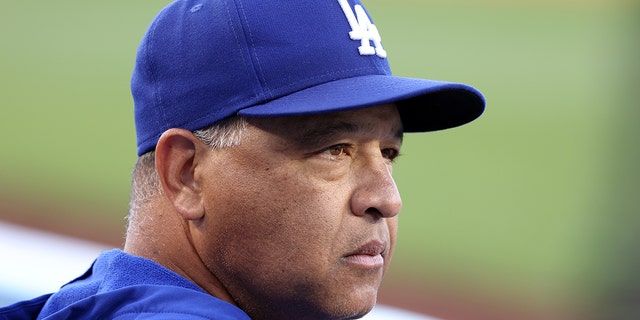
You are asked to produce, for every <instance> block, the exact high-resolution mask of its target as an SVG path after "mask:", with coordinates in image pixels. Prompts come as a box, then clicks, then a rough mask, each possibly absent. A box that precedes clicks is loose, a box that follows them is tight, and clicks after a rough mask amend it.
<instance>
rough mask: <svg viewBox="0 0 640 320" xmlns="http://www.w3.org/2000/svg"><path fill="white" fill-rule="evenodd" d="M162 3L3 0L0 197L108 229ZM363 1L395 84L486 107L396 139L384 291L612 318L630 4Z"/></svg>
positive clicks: (625, 212) (631, 225)
mask: <svg viewBox="0 0 640 320" xmlns="http://www.w3.org/2000/svg"><path fill="white" fill-rule="evenodd" d="M168 2H169V1H166V0H165V1H154V2H151V1H145V2H141V1H122V0H118V1H107V2H87V1H77V0H74V1H70V0H67V1H56V2H52V1H17V0H10V1H5V3H4V6H3V10H2V11H0V35H1V39H2V41H1V42H0V46H1V47H2V50H0V93H1V95H0V103H1V105H2V107H1V110H2V111H1V112H2V116H1V117H0V134H1V135H2V139H0V150H2V153H1V155H0V164H1V166H0V191H1V192H2V198H0V199H3V198H4V199H11V198H30V199H34V200H30V201H36V202H42V203H45V204H46V203H52V204H65V203H69V204H70V205H71V206H76V207H82V208H88V209H89V210H88V211H87V212H86V215H84V214H83V215H78V214H69V215H68V216H66V217H63V218H65V219H69V221H74V222H75V223H78V222H80V223H81V222H82V221H89V220H91V219H94V218H93V217H91V216H90V215H91V213H92V212H93V211H95V212H99V213H105V212H109V215H108V216H106V217H105V216H102V217H100V218H99V219H106V220H109V221H116V222H115V223H120V222H121V221H123V217H124V216H125V215H126V211H127V203H128V189H129V181H130V171H131V167H132V165H133V163H134V161H135V136H134V127H133V112H132V111H133V110H132V100H131V98H130V93H129V78H130V74H131V70H132V68H133V61H134V55H135V51H136V47H137V43H138V41H139V39H140V38H141V37H142V35H143V33H144V31H145V30H146V27H147V25H148V23H149V21H150V20H151V19H152V17H153V16H154V15H155V14H156V12H157V11H158V10H159V9H160V8H161V7H163V6H164V5H165V4H166V3H168ZM365 3H366V4H367V8H368V9H369V11H370V12H371V14H372V16H373V17H374V20H375V23H376V25H377V26H378V29H379V30H380V32H381V34H382V37H383V44H384V45H385V49H386V50H387V51H388V53H389V59H390V61H391V64H392V68H393V70H394V73H395V74H397V75H403V76H410V77H425V78H431V79H440V80H450V81H458V82H464V83H469V84H472V85H474V86H476V87H477V88H479V89H480V90H481V91H483V93H484V94H485V96H486V98H487V102H488V104H487V111H486V113H485V114H484V115H483V116H482V117H481V118H480V119H479V120H478V121H476V122H474V123H472V124H470V125H468V126H465V127H462V128H459V129H455V130H450V131H443V132H437V133H429V134H418V135H409V136H407V137H406V140H405V141H406V143H405V146H404V147H403V154H404V155H403V156H402V157H401V159H400V160H399V161H398V164H397V166H396V169H395V173H394V174H395V176H396V178H397V181H398V185H399V187H400V190H401V193H402V194H403V199H404V203H405V206H404V210H403V213H402V215H401V235H400V240H399V244H398V248H397V253H396V257H395V265H394V266H393V267H392V272H391V274H390V277H389V278H390V281H394V280H397V281H407V279H416V278H417V279H420V277H421V276H424V277H427V276H429V277H436V278H438V279H441V281H442V282H443V283H451V284H452V285H455V286H459V287H467V288H469V290H476V291H478V292H483V294H487V295H493V296H496V297H498V298H499V297H506V296H511V297H514V296H515V297H519V298H521V299H523V300H527V301H528V302H533V303H539V304H541V305H545V306H550V307H556V306H560V307H565V306H569V307H577V308H582V307H586V306H587V305H591V306H594V305H595V306H596V307H597V306H599V303H602V305H603V306H602V308H611V310H613V309H614V307H610V306H609V304H610V302H607V301H604V300H606V298H607V297H609V296H610V295H615V294H616V293H619V292H623V291H625V290H633V289H634V288H635V290H637V289H638V288H640V281H639V280H638V276H637V275H636V274H635V272H634V271H633V270H634V269H633V266H634V265H635V266H638V265H639V264H640V261H639V260H640V259H638V258H639V254H638V253H636V252H635V250H634V249H633V248H635V247H636V246H637V245H638V244H640V242H634V241H638V236H635V233H637V230H638V228H640V223H639V222H638V218H637V217H636V216H637V213H638V209H639V208H640V207H639V206H637V201H638V200H637V199H636V195H637V192H638V191H639V190H640V188H639V186H638V184H639V183H638V181H639V180H640V179H639V177H638V172H637V171H638V170H637V167H636V166H637V165H636V164H637V163H638V162H637V161H638V160H639V159H638V158H639V156H638V153H639V151H638V150H639V148H638V147H640V145H639V143H638V138H637V137H638V136H639V135H638V134H639V133H640V132H639V131H640V130H637V129H636V127H637V124H635V122H636V121H637V119H638V118H637V115H638V111H637V105H634V103H635V100H634V99H633V98H634V97H635V95H637V92H635V91H636V90H637V86H638V83H639V82H638V81H637V80H638V79H637V78H634V77H635V76H636V73H635V71H637V70H638V62H637V61H636V60H637V54H638V53H639V52H640V50H638V46H640V44H639V43H638V39H640V33H639V32H638V31H637V30H638V28H637V23H636V22H637V20H638V18H639V17H640V15H639V14H638V11H637V8H634V7H633V6H632V5H631V4H630V3H622V2H615V1H612V2H604V1H588V2H583V3H578V2H575V1H574V2H571V1H569V2H566V3H565V2H562V1H560V2H553V3H551V2H548V1H547V2H542V3H541V2H535V3H534V2H531V3H529V4H527V3H526V2H520V3H510V2H509V3H498V2H496V1H493V2H492V1H480V2H473V4H463V3H462V2H461V1H456V2H443V1H439V2H438V1H410V0H404V1H398V0H396V1H383V0H370V1H368V2H365ZM634 54H635V55H634ZM634 83H635V84H634ZM634 191H635V192H634ZM37 215H41V216H45V215H46V212H43V213H39V214H37ZM0 219H2V213H0ZM79 227H80V226H79ZM620 265H622V266H624V267H619V266H620ZM412 281H413V280H412ZM416 281H418V282H419V280H416ZM624 286H628V287H629V288H631V289H628V288H626V287H625V288H622V287H624ZM634 286H635V287H634ZM618 289H620V290H619V291H616V290H618ZM612 292H613V293H612ZM625 292H626V291H625ZM621 299H625V297H622V298H621ZM626 307H628V306H626V305H625V306H621V307H620V308H626ZM611 310H609V311H606V312H623V311H611ZM616 310H617V309H616ZM636 311H637V310H636ZM594 312H597V311H594ZM600 312H605V311H600ZM632 312H634V311H633V310H628V309H625V311H624V313H625V315H629V314H631V313H632ZM617 319H623V318H622V317H619V318H617ZM629 319H632V318H629Z"/></svg>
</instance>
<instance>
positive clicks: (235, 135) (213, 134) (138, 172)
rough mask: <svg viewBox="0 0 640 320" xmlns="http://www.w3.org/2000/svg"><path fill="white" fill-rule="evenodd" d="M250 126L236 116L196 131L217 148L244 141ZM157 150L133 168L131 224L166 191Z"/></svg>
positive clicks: (129, 218) (144, 157)
mask: <svg viewBox="0 0 640 320" xmlns="http://www.w3.org/2000/svg"><path fill="white" fill-rule="evenodd" d="M246 128H247V120H246V119H245V118H243V117H238V116H234V117H231V118H227V119H225V120H222V121H220V122H217V123H215V124H213V125H211V126H208V127H206V128H203V129H200V130H196V131H194V132H193V134H194V135H195V136H196V137H198V139H200V140H201V141H202V142H204V143H205V144H207V145H209V146H210V147H211V148H214V149H221V148H228V147H232V146H236V145H239V144H240V141H241V140H242V136H243V133H244V132H245V131H246ZM155 162H156V161H155V151H149V152H147V153H145V154H143V155H141V156H140V157H139V158H138V160H137V161H136V164H135V166H134V167H133V173H132V182H131V194H130V202H129V216H128V221H129V223H130V222H131V221H132V220H134V219H136V218H138V217H137V216H138V212H140V211H141V210H142V209H144V208H145V207H147V206H148V205H149V201H150V200H151V199H153V198H154V197H156V196H157V195H160V194H162V188H161V187H160V180H159V178H158V173H157V172H156V163H155Z"/></svg>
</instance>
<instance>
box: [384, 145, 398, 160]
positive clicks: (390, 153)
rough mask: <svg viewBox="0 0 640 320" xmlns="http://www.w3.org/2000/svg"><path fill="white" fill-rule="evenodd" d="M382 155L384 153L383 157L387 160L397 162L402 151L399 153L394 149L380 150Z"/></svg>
mask: <svg viewBox="0 0 640 320" xmlns="http://www.w3.org/2000/svg"><path fill="white" fill-rule="evenodd" d="M380 153H382V156H383V157H384V158H385V159H389V160H391V161H393V160H395V159H396V158H397V157H398V155H400V151H398V150H397V149H394V148H385V149H382V150H380Z"/></svg>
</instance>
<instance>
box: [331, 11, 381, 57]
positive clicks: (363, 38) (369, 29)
mask: <svg viewBox="0 0 640 320" xmlns="http://www.w3.org/2000/svg"><path fill="white" fill-rule="evenodd" d="M338 2H339V3H340V6H341V7H342V11H344V15H345V16H347V20H348V21H349V25H350V26H351V32H349V37H351V40H360V47H358V50H359V51H360V55H374V54H375V55H377V56H378V57H380V58H386V57H387V52H386V51H384V48H383V47H382V39H381V38H380V34H379V33H378V28H376V26H375V25H374V24H373V23H371V20H369V16H367V13H366V12H365V11H364V8H363V7H362V6H361V5H359V4H356V5H355V6H354V8H355V11H356V13H355V14H354V13H353V10H351V6H350V5H349V3H348V2H347V0H338ZM371 41H373V45H374V46H375V48H374V47H372V46H371Z"/></svg>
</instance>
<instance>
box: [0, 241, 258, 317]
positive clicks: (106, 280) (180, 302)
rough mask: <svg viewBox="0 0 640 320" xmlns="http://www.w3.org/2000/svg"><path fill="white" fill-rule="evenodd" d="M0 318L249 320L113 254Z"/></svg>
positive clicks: (157, 269)
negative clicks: (58, 286) (51, 290)
mask: <svg viewBox="0 0 640 320" xmlns="http://www.w3.org/2000/svg"><path fill="white" fill-rule="evenodd" d="M0 319H18V320H19V319H46V320H54V319H55V320H57V319H118V320H125V319H216V320H217V319H220V320H238V319H241V320H250V319H249V316H247V315H246V314H245V313H244V312H243V311H242V310H240V309H239V308H237V307H236V306H234V305H232V304H230V303H227V302H225V301H222V300H220V299H218V298H216V297H214V296H212V295H210V294H208V293H206V292H204V291H203V290H202V289H200V288H199V287H198V286H196V285H195V284H194V283H193V282H191V281H189V280H187V279H185V278H184V277H182V276H180V275H178V274H177V273H175V272H173V271H171V270H169V269H166V268H165V267H163V266H161V265H159V264H157V263H155V262H153V261H151V260H148V259H144V258H140V257H136V256H133V255H130V254H128V253H125V252H123V251H121V250H118V249H114V250H110V251H106V252H103V253H102V254H101V255H100V256H99V257H98V259H96V261H95V262H94V263H93V265H92V266H91V268H90V269H89V270H88V271H87V272H86V273H85V274H84V275H82V276H81V277H79V278H78V279H76V280H73V281H71V282H70V283H68V284H66V285H64V286H62V288H61V289H60V291H58V292H56V293H54V294H49V295H44V296H41V297H38V298H36V299H33V300H29V301H23V302H18V303H16V304H13V305H11V306H8V307H5V308H1V309H0Z"/></svg>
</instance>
